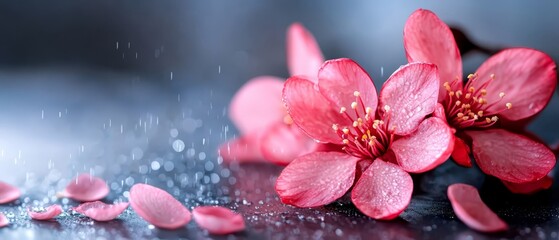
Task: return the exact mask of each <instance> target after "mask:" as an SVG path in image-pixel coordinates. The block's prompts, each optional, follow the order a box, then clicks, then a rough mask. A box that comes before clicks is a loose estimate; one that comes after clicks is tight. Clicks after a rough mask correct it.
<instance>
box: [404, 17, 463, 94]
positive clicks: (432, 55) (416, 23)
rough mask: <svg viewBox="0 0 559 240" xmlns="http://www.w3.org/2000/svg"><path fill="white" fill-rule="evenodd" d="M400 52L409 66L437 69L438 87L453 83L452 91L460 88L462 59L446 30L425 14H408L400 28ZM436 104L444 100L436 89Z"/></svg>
mask: <svg viewBox="0 0 559 240" xmlns="http://www.w3.org/2000/svg"><path fill="white" fill-rule="evenodd" d="M404 48H405V49H406V55H407V57H408V61H409V62H426V63H434V64H436V65H437V67H438V68H439V73H440V76H441V77H440V81H441V82H440V83H439V84H440V85H438V86H441V85H442V83H444V82H453V83H454V84H456V85H455V86H454V87H455V89H461V88H462V81H454V80H455V79H462V58H461V57H460V51H459V50H458V46H457V45H456V42H455V40H454V36H453V35H452V31H450V28H448V26H447V25H446V24H445V23H444V22H443V21H441V19H439V17H437V15H435V14H434V13H433V12H431V11H429V10H424V9H419V10H417V11H415V12H414V13H412V15H411V16H410V17H409V18H408V20H407V22H406V25H405V27H404ZM438 96H439V97H438V98H439V100H442V99H444V97H446V91H445V89H444V88H442V87H441V88H440V90H439V93H438Z"/></svg>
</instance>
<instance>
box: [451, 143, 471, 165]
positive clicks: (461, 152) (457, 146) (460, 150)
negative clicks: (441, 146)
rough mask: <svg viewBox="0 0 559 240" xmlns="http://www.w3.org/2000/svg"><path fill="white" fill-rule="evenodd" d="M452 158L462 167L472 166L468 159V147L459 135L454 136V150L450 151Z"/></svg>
mask: <svg viewBox="0 0 559 240" xmlns="http://www.w3.org/2000/svg"><path fill="white" fill-rule="evenodd" d="M452 159H453V160H454V162H456V164H458V165H460V166H462V167H472V160H471V159H470V147H468V145H467V144H466V143H465V142H464V140H462V139H460V138H459V137H455V138H454V151H452Z"/></svg>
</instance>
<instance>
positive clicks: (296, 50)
mask: <svg viewBox="0 0 559 240" xmlns="http://www.w3.org/2000/svg"><path fill="white" fill-rule="evenodd" d="M323 62H324V57H323V56H322V52H321V51H320V48H319V47H318V44H317V43H316V40H315V39H314V37H313V35H312V34H311V33H310V32H309V31H307V29H305V27H303V25H302V24H300V23H293V24H291V26H289V29H288V30H287V67H288V68H289V73H290V74H291V76H296V75H303V76H305V77H307V78H309V79H311V80H313V79H316V76H317V74H318V69H319V68H320V66H321V65H322V63H323Z"/></svg>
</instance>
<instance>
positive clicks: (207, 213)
mask: <svg viewBox="0 0 559 240" xmlns="http://www.w3.org/2000/svg"><path fill="white" fill-rule="evenodd" d="M192 217H194V221H196V223H197V224H198V226H200V227H201V228H203V229H206V230H207V231H208V232H209V233H211V234H229V233H234V232H239V231H242V230H244V229H245V220H244V219H243V216H241V215H240V214H237V213H234V212H233V211H231V210H229V209H228V208H224V207H219V206H202V207H196V208H194V209H193V210H192Z"/></svg>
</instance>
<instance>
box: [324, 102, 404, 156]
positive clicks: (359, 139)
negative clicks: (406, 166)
mask: <svg viewBox="0 0 559 240" xmlns="http://www.w3.org/2000/svg"><path fill="white" fill-rule="evenodd" d="M353 95H354V96H355V102H352V103H351V105H350V107H351V109H352V111H353V112H354V113H355V114H354V116H352V114H350V113H348V111H347V108H345V107H342V108H341V109H340V114H342V115H343V116H344V117H345V118H347V119H348V120H349V121H351V122H352V125H351V126H340V125H339V124H333V125H332V129H334V131H336V133H337V134H338V136H339V137H340V139H341V143H342V144H343V145H344V147H343V148H342V149H343V150H344V151H346V152H347V153H348V154H350V155H352V156H355V157H358V158H369V159H376V158H377V157H380V156H382V155H383V154H384V153H385V152H386V150H388V148H389V147H390V144H391V143H392V140H393V139H394V134H393V132H394V129H392V130H389V129H388V123H387V122H384V121H383V120H378V119H374V116H375V115H374V114H375V113H374V110H373V109H372V108H370V107H366V106H365V104H364V103H363V100H362V99H361V97H360V93H359V92H358V91H355V92H354V93H353ZM383 110H384V113H386V112H388V111H390V107H389V106H388V105H386V106H384V109H383ZM350 111H351V110H350ZM385 120H387V121H388V119H385Z"/></svg>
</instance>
